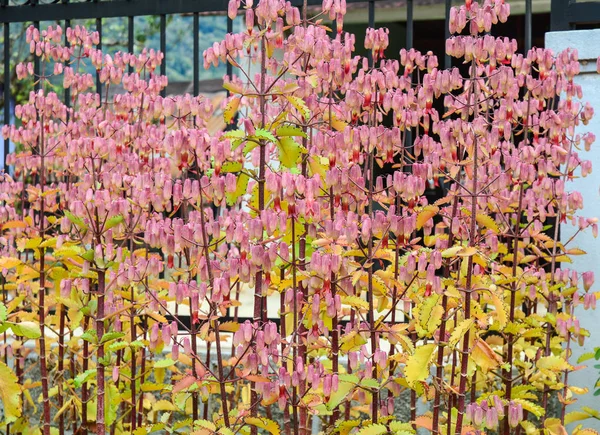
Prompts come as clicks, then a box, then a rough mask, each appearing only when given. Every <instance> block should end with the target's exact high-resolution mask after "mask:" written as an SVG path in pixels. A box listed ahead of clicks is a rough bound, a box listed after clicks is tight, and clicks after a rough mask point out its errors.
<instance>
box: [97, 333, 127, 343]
mask: <svg viewBox="0 0 600 435" xmlns="http://www.w3.org/2000/svg"><path fill="white" fill-rule="evenodd" d="M124 336H125V333H124V332H116V331H112V332H107V333H106V334H104V335H103V336H102V339H101V340H100V344H102V343H108V342H109V341H113V340H116V339H118V338H121V337H124Z"/></svg>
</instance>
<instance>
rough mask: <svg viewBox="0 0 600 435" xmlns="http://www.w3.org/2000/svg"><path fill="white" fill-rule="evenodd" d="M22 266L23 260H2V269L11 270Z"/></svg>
mask: <svg viewBox="0 0 600 435" xmlns="http://www.w3.org/2000/svg"><path fill="white" fill-rule="evenodd" d="M19 264H21V260H19V259H18V258H13V257H2V258H0V268H2V269H10V268H12V267H16V266H18V265H19Z"/></svg>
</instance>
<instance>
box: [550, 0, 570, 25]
mask: <svg viewBox="0 0 600 435" xmlns="http://www.w3.org/2000/svg"><path fill="white" fill-rule="evenodd" d="M569 3H570V1H569V0H551V2H550V31H551V32H556V31H557V30H570V28H571V23H569V19H568V17H567V15H568V14H567V13H568V11H569Z"/></svg>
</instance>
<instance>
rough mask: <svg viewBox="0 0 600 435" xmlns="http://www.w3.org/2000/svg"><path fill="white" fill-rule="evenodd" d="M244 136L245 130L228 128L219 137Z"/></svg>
mask: <svg viewBox="0 0 600 435" xmlns="http://www.w3.org/2000/svg"><path fill="white" fill-rule="evenodd" d="M245 137H246V132H245V131H244V130H240V129H237V130H229V131H226V132H224V133H223V134H222V135H221V139H243V138H245Z"/></svg>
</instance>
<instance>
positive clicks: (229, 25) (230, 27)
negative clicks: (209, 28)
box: [227, 15, 233, 96]
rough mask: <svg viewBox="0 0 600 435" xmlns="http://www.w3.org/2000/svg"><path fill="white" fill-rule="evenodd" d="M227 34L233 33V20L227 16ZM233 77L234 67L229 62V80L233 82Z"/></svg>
mask: <svg viewBox="0 0 600 435" xmlns="http://www.w3.org/2000/svg"><path fill="white" fill-rule="evenodd" d="M227 33H233V20H232V19H231V18H229V15H228V16H227ZM232 75H233V66H232V65H231V63H230V62H227V78H228V79H229V80H231V76H232ZM227 96H229V90H228V91H227Z"/></svg>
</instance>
